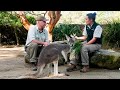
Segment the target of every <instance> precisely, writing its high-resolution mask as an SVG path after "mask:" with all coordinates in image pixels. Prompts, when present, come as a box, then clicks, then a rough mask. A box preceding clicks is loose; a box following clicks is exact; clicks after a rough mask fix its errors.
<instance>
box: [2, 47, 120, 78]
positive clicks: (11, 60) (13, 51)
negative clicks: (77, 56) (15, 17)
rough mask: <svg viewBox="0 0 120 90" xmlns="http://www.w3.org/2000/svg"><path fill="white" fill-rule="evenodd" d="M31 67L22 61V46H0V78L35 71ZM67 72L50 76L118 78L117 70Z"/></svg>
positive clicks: (13, 76) (61, 70) (62, 70)
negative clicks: (63, 74) (65, 74)
mask: <svg viewBox="0 0 120 90" xmlns="http://www.w3.org/2000/svg"><path fill="white" fill-rule="evenodd" d="M65 68H66V67H65V66H60V67H59V71H60V72H64V71H65ZM31 69H32V67H31V66H30V65H29V64H25V63H24V48H23V47H15V48H3V47H0V79H16V78H18V77H19V76H24V75H26V74H30V73H34V72H35V71H32V70H31ZM68 74H69V75H70V76H63V77H52V78H51V79H120V71H119V70H106V69H92V70H91V72H88V73H80V72H79V71H74V72H70V73H68ZM44 78H45V79H47V78H48V77H44ZM44 78H43V79H44Z"/></svg>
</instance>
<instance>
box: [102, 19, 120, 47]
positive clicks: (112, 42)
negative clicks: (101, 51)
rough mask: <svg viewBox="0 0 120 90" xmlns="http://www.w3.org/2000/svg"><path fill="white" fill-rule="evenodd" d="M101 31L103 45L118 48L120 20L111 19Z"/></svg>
mask: <svg viewBox="0 0 120 90" xmlns="http://www.w3.org/2000/svg"><path fill="white" fill-rule="evenodd" d="M107 23H108V24H107V25H106V26H105V28H104V30H103V36H104V38H103V43H104V44H107V46H110V47H117V48H119V47H120V20H119V19H118V20H114V19H111V21H108V22H107Z"/></svg>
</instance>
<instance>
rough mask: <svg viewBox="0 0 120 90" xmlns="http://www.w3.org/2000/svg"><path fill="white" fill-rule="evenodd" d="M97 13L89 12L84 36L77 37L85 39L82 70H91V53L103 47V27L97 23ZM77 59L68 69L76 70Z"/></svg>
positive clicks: (82, 50) (82, 52)
mask: <svg viewBox="0 0 120 90" xmlns="http://www.w3.org/2000/svg"><path fill="white" fill-rule="evenodd" d="M95 19H96V13H88V14H87V15H86V18H85V22H86V25H85V27H84V30H83V36H82V37H76V39H80V40H83V41H84V42H83V45H82V48H81V62H82V66H83V68H82V69H80V71H81V72H87V71H89V53H91V52H95V51H97V50H99V49H100V48H101V45H102V27H101V26H100V25H99V24H98V23H96V21H95ZM75 62H76V61H75V60H74V61H71V62H70V66H69V68H67V71H68V72H69V71H73V70H76V65H77V63H75Z"/></svg>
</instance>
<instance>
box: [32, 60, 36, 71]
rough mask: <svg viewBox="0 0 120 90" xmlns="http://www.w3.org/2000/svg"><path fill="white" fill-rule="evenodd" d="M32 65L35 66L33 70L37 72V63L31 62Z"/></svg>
mask: <svg viewBox="0 0 120 90" xmlns="http://www.w3.org/2000/svg"><path fill="white" fill-rule="evenodd" d="M31 64H32V65H33V68H32V70H33V71H37V62H31Z"/></svg>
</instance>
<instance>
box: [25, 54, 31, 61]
mask: <svg viewBox="0 0 120 90" xmlns="http://www.w3.org/2000/svg"><path fill="white" fill-rule="evenodd" d="M24 61H25V63H30V59H29V56H28V55H25V57H24Z"/></svg>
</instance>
